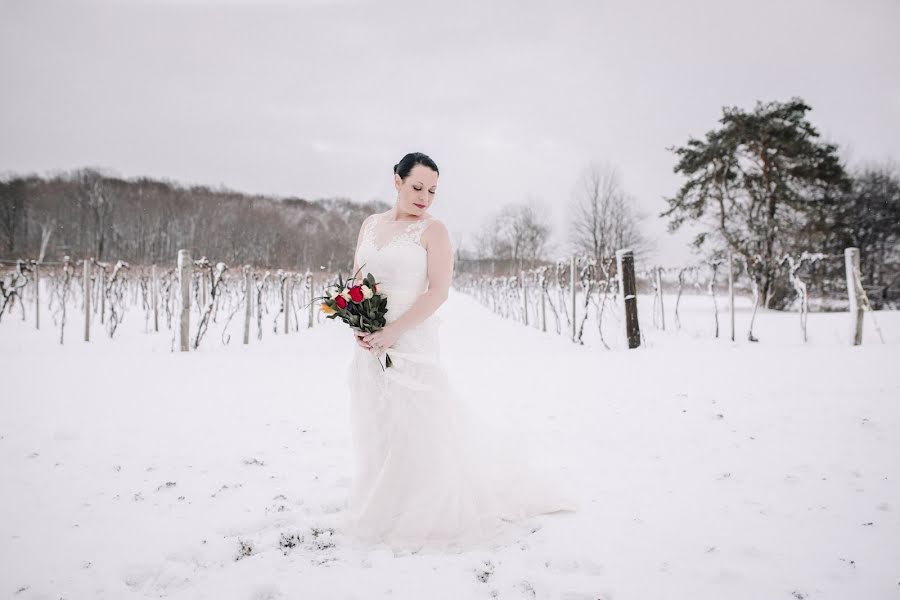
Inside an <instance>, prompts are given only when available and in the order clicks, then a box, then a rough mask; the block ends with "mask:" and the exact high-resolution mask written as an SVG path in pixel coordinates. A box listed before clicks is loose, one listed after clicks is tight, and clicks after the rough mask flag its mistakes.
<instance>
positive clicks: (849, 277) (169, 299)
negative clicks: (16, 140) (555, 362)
mask: <svg viewBox="0 0 900 600" xmlns="http://www.w3.org/2000/svg"><path fill="white" fill-rule="evenodd" d="M836 260H841V261H843V262H844V270H845V279H844V280H842V281H840V282H837V281H828V282H827V285H820V286H819V291H820V292H821V293H822V294H823V296H824V295H828V296H829V297H828V298H821V299H820V300H823V302H821V303H820V305H821V306H822V307H824V308H829V307H830V308H838V309H840V310H847V311H849V312H850V313H851V315H852V335H851V341H852V343H853V344H860V343H862V321H863V315H864V313H870V314H871V318H872V319H873V323H874V324H875V328H876V331H877V333H878V336H879V338H881V340H882V342H883V341H884V340H883V337H882V334H881V330H880V328H879V327H878V324H877V321H876V320H875V311H874V310H873V307H872V303H871V302H870V300H869V296H868V293H867V290H866V289H865V288H864V287H863V286H862V284H861V279H862V278H861V275H860V270H859V251H858V249H856V248H847V249H846V250H845V252H844V253H843V254H828V255H826V254H822V253H809V252H803V253H801V254H800V255H798V256H792V255H785V256H783V257H782V258H781V259H780V261H779V265H782V266H784V267H785V268H786V275H787V277H788V279H789V281H790V284H791V286H792V287H793V289H794V291H795V294H796V302H795V304H796V306H797V309H798V311H797V312H798V314H799V324H800V329H801V331H802V335H803V340H804V341H806V340H807V325H806V322H807V315H808V313H809V310H810V306H811V302H810V300H811V297H810V286H809V285H808V282H807V278H808V275H809V273H810V270H811V269H814V268H815V266H816V265H817V264H818V263H821V262H822V261H836ZM0 263H2V264H4V265H9V266H12V267H13V268H12V269H10V270H9V271H8V272H6V273H5V275H4V276H3V277H2V278H0V293H2V298H0V322H2V320H3V319H9V318H13V313H14V312H16V311H17V312H18V313H19V316H20V318H21V319H22V320H23V321H24V320H26V318H27V314H28V312H29V311H31V312H32V313H33V319H34V325H35V328H37V329H40V327H41V311H42V309H43V310H46V311H47V312H49V314H50V318H51V321H52V325H53V327H54V328H58V330H59V341H60V343H61V344H62V343H64V342H65V334H66V325H67V322H68V321H70V320H71V319H74V318H75V316H76V314H77V315H80V316H81V319H82V322H83V339H84V340H85V341H89V340H90V338H91V335H92V330H93V331H94V332H96V330H97V329H98V328H99V329H100V330H102V331H103V332H104V333H105V334H106V335H108V336H109V337H110V338H112V337H114V336H115V334H116V331H117V329H118V327H119V325H120V324H121V322H122V320H123V318H124V317H125V315H126V313H135V312H137V313H139V314H140V315H142V318H143V320H144V330H145V331H147V332H151V331H152V332H160V331H161V330H163V329H165V330H167V331H169V332H170V333H171V344H170V346H171V349H172V350H173V351H174V350H175V349H176V347H177V348H178V349H180V350H181V351H189V350H197V349H199V348H200V346H201V343H202V342H203V340H204V338H206V337H207V334H208V332H209V331H210V327H211V326H212V325H216V328H217V329H218V332H219V333H218V335H219V338H220V342H221V343H222V344H223V345H228V344H229V343H230V341H231V338H232V332H233V330H234V329H236V328H239V331H240V333H241V338H242V341H243V343H244V344H249V343H250V340H251V338H252V337H255V338H256V340H257V341H260V340H262V339H263V334H264V332H266V331H269V332H271V334H279V333H281V334H287V333H290V332H298V331H300V330H301V329H308V328H311V327H313V326H314V325H316V324H317V323H319V322H320V321H321V320H322V318H323V317H322V313H321V312H320V311H319V310H318V306H317V303H316V302H313V301H312V299H313V298H314V297H317V296H322V295H324V294H325V291H326V287H327V285H328V284H329V283H330V282H331V281H333V280H334V279H335V278H334V277H333V276H332V274H329V273H318V274H314V273H313V272H312V271H310V270H309V269H307V270H306V271H289V270H284V269H277V268H271V267H253V266H251V265H244V266H242V267H241V268H239V269H233V268H230V267H229V266H228V265H226V264H225V263H223V262H217V263H215V264H213V263H212V262H211V261H210V260H209V259H208V258H207V257H206V256H201V257H200V258H199V259H196V260H193V259H192V258H191V256H190V253H189V252H188V251H187V250H181V251H179V256H178V257H177V259H176V260H175V261H174V264H171V265H140V266H137V265H130V264H128V263H127V262H125V261H122V260H119V261H116V262H115V263H112V262H103V261H97V260H94V259H92V258H88V259H81V260H74V259H72V258H71V257H68V256H66V257H64V259H63V260H62V261H57V262H51V261H46V262H40V263H38V262H37V261H34V260H26V259H19V260H16V261H9V260H0ZM757 267H758V265H755V264H754V263H753V262H752V261H747V260H745V259H744V258H743V257H740V256H736V255H733V256H728V257H725V258H716V259H710V260H705V261H701V262H698V263H695V264H692V265H684V266H676V267H662V266H650V267H644V268H636V267H635V265H634V257H633V254H632V253H631V251H630V250H628V249H623V250H619V251H617V252H616V255H615V256H614V257H608V258H604V259H603V260H600V261H597V260H596V259H594V258H593V257H589V256H586V255H572V256H571V257H569V259H568V260H559V261H556V262H555V263H552V264H545V265H541V266H538V267H534V268H531V269H523V270H521V271H520V272H519V274H518V275H517V276H505V277H502V276H501V277H497V276H484V275H478V274H474V273H457V274H456V275H455V277H454V281H453V286H454V287H455V288H457V289H459V290H461V291H463V292H465V293H468V294H470V295H472V296H474V297H475V298H477V299H478V300H479V301H480V302H481V303H483V304H484V305H486V306H488V307H489V308H490V309H491V310H492V311H494V312H495V313H497V314H499V315H501V316H503V317H504V318H508V319H513V320H516V321H519V322H522V323H523V324H525V325H528V326H531V327H536V328H539V329H540V330H542V331H545V332H546V331H548V330H549V331H553V332H555V333H556V334H557V335H566V336H567V337H569V338H570V339H571V341H573V342H575V343H578V344H583V343H584V335H585V328H586V326H587V323H588V321H589V320H590V319H593V320H594V321H595V322H596V326H597V333H598V335H599V340H600V343H601V344H602V345H603V346H604V347H605V348H607V349H608V348H610V344H609V340H610V339H612V338H614V337H616V336H619V337H620V338H621V334H622V333H624V334H625V336H624V337H625V339H627V342H628V347H629V348H634V347H637V346H639V345H641V343H642V342H645V341H646V340H645V337H644V335H643V332H644V330H645V329H646V327H648V326H652V327H654V328H656V329H659V330H662V331H665V330H666V329H667V327H668V328H670V329H671V328H672V327H673V326H674V328H675V329H676V330H678V329H681V328H682V322H681V314H680V308H681V306H680V305H681V301H682V298H683V296H684V295H685V293H686V292H688V293H689V292H696V293H700V294H703V295H705V296H707V297H708V298H709V304H708V306H709V310H710V313H711V319H712V320H713V322H714V325H715V332H714V336H715V337H717V338H718V337H719V335H720V322H719V313H720V309H719V299H720V296H725V295H726V294H727V298H728V302H727V306H728V307H729V309H728V310H729V317H730V319H729V321H730V338H731V339H732V340H734V339H735V338H736V330H735V316H734V312H735V309H734V304H735V303H734V297H735V294H744V295H748V296H749V297H750V298H752V306H753V312H752V315H751V318H750V324H749V327H748V329H747V332H746V336H747V339H748V340H749V341H754V342H755V341H758V338H757V337H756V336H755V334H754V322H755V317H756V313H757V310H758V308H759V307H760V305H761V304H764V302H763V300H762V299H761V298H760V291H759V285H758V278H757V277H755V276H754V273H755V271H754V270H755V269H756V268H757ZM804 273H805V274H804ZM673 291H674V292H675V296H676V297H675V301H674V305H673V306H668V307H667V306H666V297H667V294H671V293H672V292H673ZM838 292H839V293H840V294H841V295H842V298H841V297H838V296H837V295H836V294H837V293H838ZM638 293H643V294H649V295H650V296H651V297H652V307H651V310H650V318H649V319H648V318H647V317H646V315H645V314H641V315H640V318H639V315H638V311H637V301H636V299H637V295H638ZM42 297H43V298H44V299H45V300H42ZM825 300H828V301H831V302H832V303H833V304H832V305H829V304H828V303H827V302H825ZM669 311H671V312H669ZM667 315H668V318H669V320H668V323H667ZM642 325H643V328H642ZM254 333H255V336H254Z"/></svg>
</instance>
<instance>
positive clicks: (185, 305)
mask: <svg viewBox="0 0 900 600" xmlns="http://www.w3.org/2000/svg"><path fill="white" fill-rule="evenodd" d="M192 264H193V263H192V262H191V253H190V251H188V250H179V251H178V283H179V284H180V287H181V310H180V313H179V316H180V318H179V330H178V339H179V340H180V348H181V351H182V352H188V351H189V350H190V347H191V339H190V338H191V265H192Z"/></svg>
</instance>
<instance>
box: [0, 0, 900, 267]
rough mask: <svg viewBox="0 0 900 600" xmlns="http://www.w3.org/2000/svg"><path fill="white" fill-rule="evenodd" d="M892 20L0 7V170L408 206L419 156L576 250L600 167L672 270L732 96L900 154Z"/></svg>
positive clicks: (854, 9)
mask: <svg viewBox="0 0 900 600" xmlns="http://www.w3.org/2000/svg"><path fill="white" fill-rule="evenodd" d="M898 24H900V1H898V0H869V1H858V2H851V1H849V0H847V1H838V0H828V1H826V0H818V1H784V0H781V1H775V0H756V1H754V2H748V1H746V0H744V1H742V2H725V1H721V0H719V1H714V0H710V1H706V2H699V1H690V2H682V1H678V2H676V1H672V0H661V1H653V2H636V1H634V2H631V1H629V2H625V1H618V2H602V1H585V2H566V1H564V0H554V1H547V2H534V1H523V0H504V1H499V2H489V1H488V0H479V1H469V0H466V1H458V0H453V1H450V0H448V1H446V2H440V3H438V2H424V1H423V2H408V3H400V2H392V1H385V0H377V1H371V2H356V1H325V0H319V1H309V0H306V1H298V2H271V1H269V2H266V1H260V0H245V1H237V0H232V1H229V2H213V1H202V0H179V1H175V0H167V1H160V0H153V1H152V2H150V1H146V2H145V1H140V0H120V1H117V2H112V1H107V2H96V1H95V2H86V1H74V0H66V1H61V2H48V1H41V0H0V82H2V85H0V90H2V91H0V172H3V173H10V172H13V173H32V172H36V173H40V174H47V173H50V172H52V171H54V170H58V169H71V168H77V167H82V166H88V165H92V166H101V167H105V168H108V169H111V170H113V171H114V172H117V173H118V174H119V175H120V176H123V177H126V178H130V177H135V176H139V175H147V176H152V177H161V178H170V179H174V180H176V181H179V182H181V183H185V184H191V183H197V184H206V185H211V186H216V185H220V184H221V185H224V186H226V187H229V188H232V189H237V190H241V191H246V192H254V193H264V194H272V195H279V196H287V195H290V196H300V197H304V198H310V199H314V198H318V197H326V196H346V197H350V198H352V199H354V200H359V201H362V200H369V199H376V198H378V199H382V200H385V201H389V202H393V199H394V197H395V193H394V189H393V186H392V172H391V168H392V166H393V165H394V163H396V162H397V161H398V160H399V159H400V158H401V157H402V156H403V155H404V154H405V153H407V152H412V151H421V152H425V153H426V154H429V155H430V156H431V157H432V158H434V160H435V161H436V162H437V164H438V167H439V168H440V169H441V177H440V181H439V189H438V195H437V197H436V201H435V204H434V206H433V208H432V211H431V212H432V213H433V214H435V215H437V216H439V217H441V218H442V219H443V220H444V221H445V222H446V223H447V225H448V227H449V228H450V230H451V232H453V234H454V238H455V243H462V244H463V245H466V244H468V243H469V237H468V236H469V234H470V233H472V232H474V231H476V230H477V229H478V228H479V227H480V225H481V223H483V222H484V220H485V219H486V218H487V217H488V216H489V215H490V214H492V213H493V212H494V211H496V210H497V209H498V208H499V207H500V206H502V205H503V204H505V203H509V202H519V201H526V200H528V199H530V198H534V199H536V200H538V201H540V202H543V203H544V204H545V205H546V206H547V209H548V211H550V212H551V214H552V218H553V224H554V227H555V238H554V240H555V241H556V242H557V246H558V247H559V248H560V249H563V248H564V246H563V242H564V235H565V223H566V219H567V208H568V206H569V204H570V203H571V198H572V193H573V189H574V187H575V184H576V181H577V178H578V176H579V173H580V172H581V170H582V169H583V168H584V167H585V166H586V165H587V164H588V163H589V162H591V161H606V162H608V163H610V164H612V165H614V166H615V167H617V168H618V170H619V172H620V174H621V177H622V182H623V184H624V186H625V188H626V189H627V190H628V191H629V192H631V193H632V194H633V195H634V196H635V197H636V198H637V201H638V203H639V204H640V206H641V207H642V209H643V210H645V211H646V212H648V213H649V214H650V215H651V218H650V221H649V222H648V224H647V227H646V230H647V232H648V234H649V235H650V236H651V237H653V238H654V239H655V240H657V245H658V248H659V254H658V256H657V260H658V261H659V262H660V263H662V264H663V265H674V264H680V263H683V262H687V261H690V260H691V258H690V254H689V250H688V248H687V242H688V241H689V239H690V236H689V235H688V234H681V235H675V236H673V235H670V234H667V233H665V223H664V222H663V221H662V220H661V219H657V218H656V214H658V213H659V212H660V211H661V210H663V209H664V208H665V202H664V197H666V196H670V195H672V194H673V193H674V192H675V191H676V190H677V188H678V186H679V183H680V179H679V178H678V177H677V176H675V175H674V174H673V172H672V167H673V165H674V163H675V161H674V155H673V154H672V153H671V152H669V151H668V150H667V148H668V147H671V146H673V145H682V144H684V143H685V142H686V141H687V140H688V138H689V136H695V137H699V136H702V135H703V134H704V133H705V132H706V131H708V130H709V129H711V128H713V127H715V126H716V125H717V119H718V118H719V117H720V116H721V108H722V106H725V105H728V106H732V105H736V106H741V107H745V108H748V109H750V108H752V107H753V105H754V104H755V102H756V101H757V100H787V99H788V98H790V97H791V96H794V95H799V96H801V97H802V98H803V99H805V100H806V101H807V103H809V104H810V105H811V106H812V108H813V110H812V112H811V113H810V119H811V121H812V122H813V123H814V124H815V125H816V126H817V127H818V128H819V130H820V132H821V133H822V134H823V136H824V137H825V138H826V139H827V140H828V141H833V142H836V143H838V144H839V145H840V146H841V147H842V152H843V155H844V156H845V157H846V158H847V160H848V161H849V163H850V164H851V165H853V164H858V163H860V162H862V161H867V160H876V161H878V160H885V159H888V158H894V159H900V41H898V40H900V28H898Z"/></svg>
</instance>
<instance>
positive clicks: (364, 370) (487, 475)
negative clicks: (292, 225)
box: [344, 152, 576, 551]
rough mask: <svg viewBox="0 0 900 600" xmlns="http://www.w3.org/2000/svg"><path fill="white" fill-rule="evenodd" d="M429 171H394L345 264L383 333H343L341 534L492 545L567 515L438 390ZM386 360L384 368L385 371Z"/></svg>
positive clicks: (439, 247)
mask: <svg viewBox="0 0 900 600" xmlns="http://www.w3.org/2000/svg"><path fill="white" fill-rule="evenodd" d="M438 173H439V172H438V168H437V165H436V164H435V163H434V161H433V160H432V159H431V158H429V157H428V156H427V155H425V154H422V153H419V152H416V153H410V154H407V155H406V156H404V157H403V159H402V160H401V161H400V162H399V163H398V164H396V165H395V166H394V186H395V187H396V188H397V201H396V204H395V206H394V207H393V208H392V209H390V210H389V211H387V212H384V213H380V214H374V215H371V216H369V217H368V218H366V220H365V221H364V222H363V224H362V227H361V228H360V232H359V236H358V238H357V247H356V255H355V259H354V268H353V272H354V273H356V272H357V270H359V268H360V267H362V269H361V270H360V274H359V276H358V277H359V278H360V279H361V278H362V277H365V275H366V273H372V275H373V276H374V277H375V280H376V282H378V292H379V293H382V294H384V295H385V296H386V297H387V299H388V304H387V308H388V312H387V314H386V315H385V320H386V325H385V326H384V328H382V329H381V330H379V331H376V332H374V333H365V332H359V331H357V330H353V332H354V337H355V340H356V345H355V347H354V351H353V357H352V360H351V362H350V367H349V372H348V382H349V390H350V426H351V433H352V437H353V457H354V467H355V469H354V470H355V472H354V475H355V476H354V478H353V482H352V486H351V490H350V495H349V499H348V510H347V512H346V515H345V517H344V519H345V521H344V528H345V530H346V531H347V532H348V533H350V534H351V535H353V536H355V537H356V538H358V539H360V540H364V541H366V542H371V543H386V544H388V545H389V546H391V547H392V548H393V549H395V550H396V549H406V550H413V551H418V550H420V549H422V548H425V547H428V548H434V549H438V550H449V549H463V548H466V547H470V546H471V545H473V544H479V543H481V542H488V541H490V540H491V539H495V538H496V536H497V535H498V534H501V533H502V532H503V531H504V523H506V522H510V521H517V520H520V519H523V518H525V517H528V516H530V515H536V514H542V513H549V512H556V511H558V510H570V511H574V510H576V504H575V502H574V501H572V500H571V499H570V498H569V497H568V496H567V495H565V494H563V493H562V492H561V490H560V488H561V482H557V481H553V479H554V478H553V477H550V476H549V473H545V474H542V475H543V476H542V477H538V472H537V471H536V470H535V469H534V468H533V467H531V465H529V464H527V463H524V462H522V461H521V459H520V458H519V457H520V450H521V449H514V448H512V446H511V444H509V443H506V444H504V443H503V440H501V439H498V436H496V435H489V433H488V431H487V430H485V429H484V426H485V425H486V424H484V423H479V422H477V421H476V420H475V418H474V416H473V413H472V412H471V408H470V407H469V406H468V404H467V403H466V401H465V400H464V399H463V397H461V396H459V395H457V393H456V391H455V388H454V387H453V386H452V385H451V383H450V382H449V381H448V377H447V373H446V371H445V369H444V367H443V366H442V363H441V360H440V351H439V339H438V327H439V322H440V319H439V317H438V315H437V314H435V311H436V310H437V309H438V308H439V307H440V306H441V304H443V303H444V301H446V300H447V296H448V291H449V288H450V280H451V275H452V272H453V251H452V248H451V245H450V238H449V235H448V232H447V228H446V227H445V225H444V224H443V223H442V222H441V221H440V220H438V219H436V218H434V217H432V216H431V214H429V212H428V211H429V209H430V208H431V206H432V204H433V203H434V199H435V195H436V193H437V181H438ZM385 353H387V354H388V355H390V358H391V361H392V366H391V367H389V368H386V369H383V368H382V362H383V361H382V360H381V358H382V357H383V355H384V354H385ZM473 392H475V390H474V389H472V390H470V391H469V394H470V395H471V394H472V393H473ZM487 401H489V398H481V399H479V402H487ZM508 441H509V440H507V442H508Z"/></svg>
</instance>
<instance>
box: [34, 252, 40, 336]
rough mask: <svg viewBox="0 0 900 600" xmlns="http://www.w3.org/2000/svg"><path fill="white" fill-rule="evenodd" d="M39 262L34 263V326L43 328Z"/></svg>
mask: <svg viewBox="0 0 900 600" xmlns="http://www.w3.org/2000/svg"><path fill="white" fill-rule="evenodd" d="M39 269H40V267H39V266H38V263H37V262H35V263H34V328H35V329H40V328H41V273H40V270H39Z"/></svg>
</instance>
